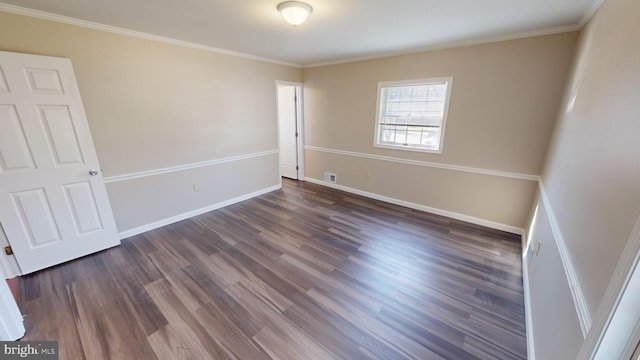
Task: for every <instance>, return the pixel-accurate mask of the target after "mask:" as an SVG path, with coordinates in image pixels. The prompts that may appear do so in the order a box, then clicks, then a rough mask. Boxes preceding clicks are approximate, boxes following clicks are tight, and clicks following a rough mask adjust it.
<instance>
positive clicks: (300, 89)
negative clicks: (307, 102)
mask: <svg viewBox="0 0 640 360" xmlns="http://www.w3.org/2000/svg"><path fill="white" fill-rule="evenodd" d="M281 86H293V87H295V89H296V97H297V101H296V128H297V130H298V137H297V138H296V154H297V159H298V180H302V181H304V179H305V175H304V174H305V170H304V86H303V84H302V83H301V82H295V81H284V80H276V129H277V139H278V179H279V180H278V181H279V183H280V186H282V171H280V114H279V111H278V104H279V101H280V100H279V99H278V88H279V87H281Z"/></svg>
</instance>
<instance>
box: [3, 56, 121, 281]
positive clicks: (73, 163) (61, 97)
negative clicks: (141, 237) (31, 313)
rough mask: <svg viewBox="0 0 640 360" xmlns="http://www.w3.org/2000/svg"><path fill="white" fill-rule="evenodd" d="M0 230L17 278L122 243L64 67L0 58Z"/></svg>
mask: <svg viewBox="0 0 640 360" xmlns="http://www.w3.org/2000/svg"><path fill="white" fill-rule="evenodd" d="M0 223H2V228H4V231H5V233H6V236H7V239H8V240H9V243H10V244H11V247H12V249H13V252H14V254H15V257H16V260H17V262H18V265H19V266H20V270H21V272H22V273H23V274H28V273H31V272H33V271H37V270H40V269H43V268H46V267H49V266H52V265H56V264H59V263H62V262H65V261H68V260H71V259H75V258H78V257H80V256H83V255H87V254H90V253H93V252H96V251H99V250H103V249H106V248H108V247H112V246H115V245H118V244H119V243H120V240H119V239H118V236H117V230H116V226H115V222H114V220H113V215H112V213H111V206H110V204H109V199H108V197H107V192H106V189H105V186H104V181H103V178H102V174H101V171H100V165H99V164H98V158H97V155H96V152H95V149H94V147H93V141H92V139H91V133H90V132H89V126H88V124H87V119H86V115H85V113H84V108H83V106H82V101H81V99H80V92H79V90H78V85H77V84H76V79H75V76H74V74H73V68H72V66H71V61H70V60H69V59H63V58H54V57H46V56H35V55H27V54H17V53H9V52H2V51H0Z"/></svg>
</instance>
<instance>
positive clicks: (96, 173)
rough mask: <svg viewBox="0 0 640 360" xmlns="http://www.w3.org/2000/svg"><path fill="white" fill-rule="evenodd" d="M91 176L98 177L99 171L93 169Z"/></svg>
mask: <svg viewBox="0 0 640 360" xmlns="http://www.w3.org/2000/svg"><path fill="white" fill-rule="evenodd" d="M89 175H91V176H96V175H98V169H91V170H89Z"/></svg>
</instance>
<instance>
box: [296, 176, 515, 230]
mask: <svg viewBox="0 0 640 360" xmlns="http://www.w3.org/2000/svg"><path fill="white" fill-rule="evenodd" d="M304 180H305V181H308V182H310V183H314V184H318V185H322V186H327V187H330V188H334V189H338V190H342V191H346V192H348V193H352V194H356V195H360V196H364V197H368V198H371V199H375V200H380V201H384V202H388V203H390V204H394V205H400V206H404V207H408V208H410V209H415V210H420V211H424V212H428V213H431V214H436V215H442V216H446V217H449V218H452V219H456V220H461V221H466V222H469V223H472V224H476V225H481V226H485V227H488V228H492V229H496V230H502V231H506V232H510V233H512V234H517V235H522V234H523V233H524V229H522V228H519V227H515V226H511V225H506V224H501V223H498V222H494V221H490V220H485V219H480V218H477V217H473V216H469V215H464V214H460V213H456V212H453V211H448V210H442V209H437V208H433V207H430V206H426V205H421V204H416V203H412V202H409V201H404V200H399V199H395V198H392V197H388V196H384V195H378V194H374V193H370V192H367V191H363V190H358V189H354V188H351V187H347V186H343V185H338V184H332V183H328V182H325V181H323V180H318V179H314V178H305V179H304Z"/></svg>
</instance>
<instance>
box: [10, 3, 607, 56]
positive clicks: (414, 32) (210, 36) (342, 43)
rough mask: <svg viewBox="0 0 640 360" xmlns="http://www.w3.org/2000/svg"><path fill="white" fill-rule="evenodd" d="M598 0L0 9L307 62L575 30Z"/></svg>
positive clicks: (77, 5)
mask: <svg viewBox="0 0 640 360" xmlns="http://www.w3.org/2000/svg"><path fill="white" fill-rule="evenodd" d="M601 1H602V0H306V2H307V3H309V4H310V5H311V6H312V7H313V13H312V14H311V16H310V17H309V19H308V20H307V22H306V23H304V24H302V25H301V26H299V27H293V26H291V25H289V24H287V23H285V21H284V20H283V19H282V18H281V16H280V14H279V13H278V12H277V10H276V6H277V5H278V3H279V2H280V0H102V1H98V0H93V1H90V0H55V1H52V0H0V10H5V11H6V10H8V11H13V12H18V13H24V11H22V10H21V9H18V8H15V7H12V6H2V5H1V4H2V3H5V4H10V5H15V6H19V7H22V8H28V9H33V10H39V11H43V12H46V13H51V14H57V15H62V16H65V17H70V18H75V19H80V20H85V21H89V22H94V23H98V24H104V25H110V26H114V27H118V28H123V29H128V30H134V31H138V32H143V33H148V34H152V35H158V36H162V37H167V38H171V39H176V40H182V41H186V42H190V43H195V44H200V45H205V46H208V47H214V48H218V49H224V50H228V51H233V52H238V53H242V54H248V55H253V56H258V57H262V58H267V59H273V60H277V61H279V62H285V63H290V64H296V65H301V66H309V65H315V64H324V63H332V62H342V61H346V60H351V59H357V58H369V57H379V56H385V55H390V54H397V53H407V52H412V51H418V50H422V49H428V48H439V47H447V46H451V45H452V44H462V43H476V42H483V41H487V40H495V39H502V38H505V39H506V38H514V37H520V36H525V35H533V34H544V33H553V32H560V31H567V30H572V29H578V28H579V27H580V26H581V25H582V24H583V23H584V21H585V20H587V19H588V18H589V16H590V15H591V13H592V12H593V11H594V10H595V8H596V6H597V5H598V4H599V3H601ZM40 15H43V14H40ZM45 17H46V16H45Z"/></svg>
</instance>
